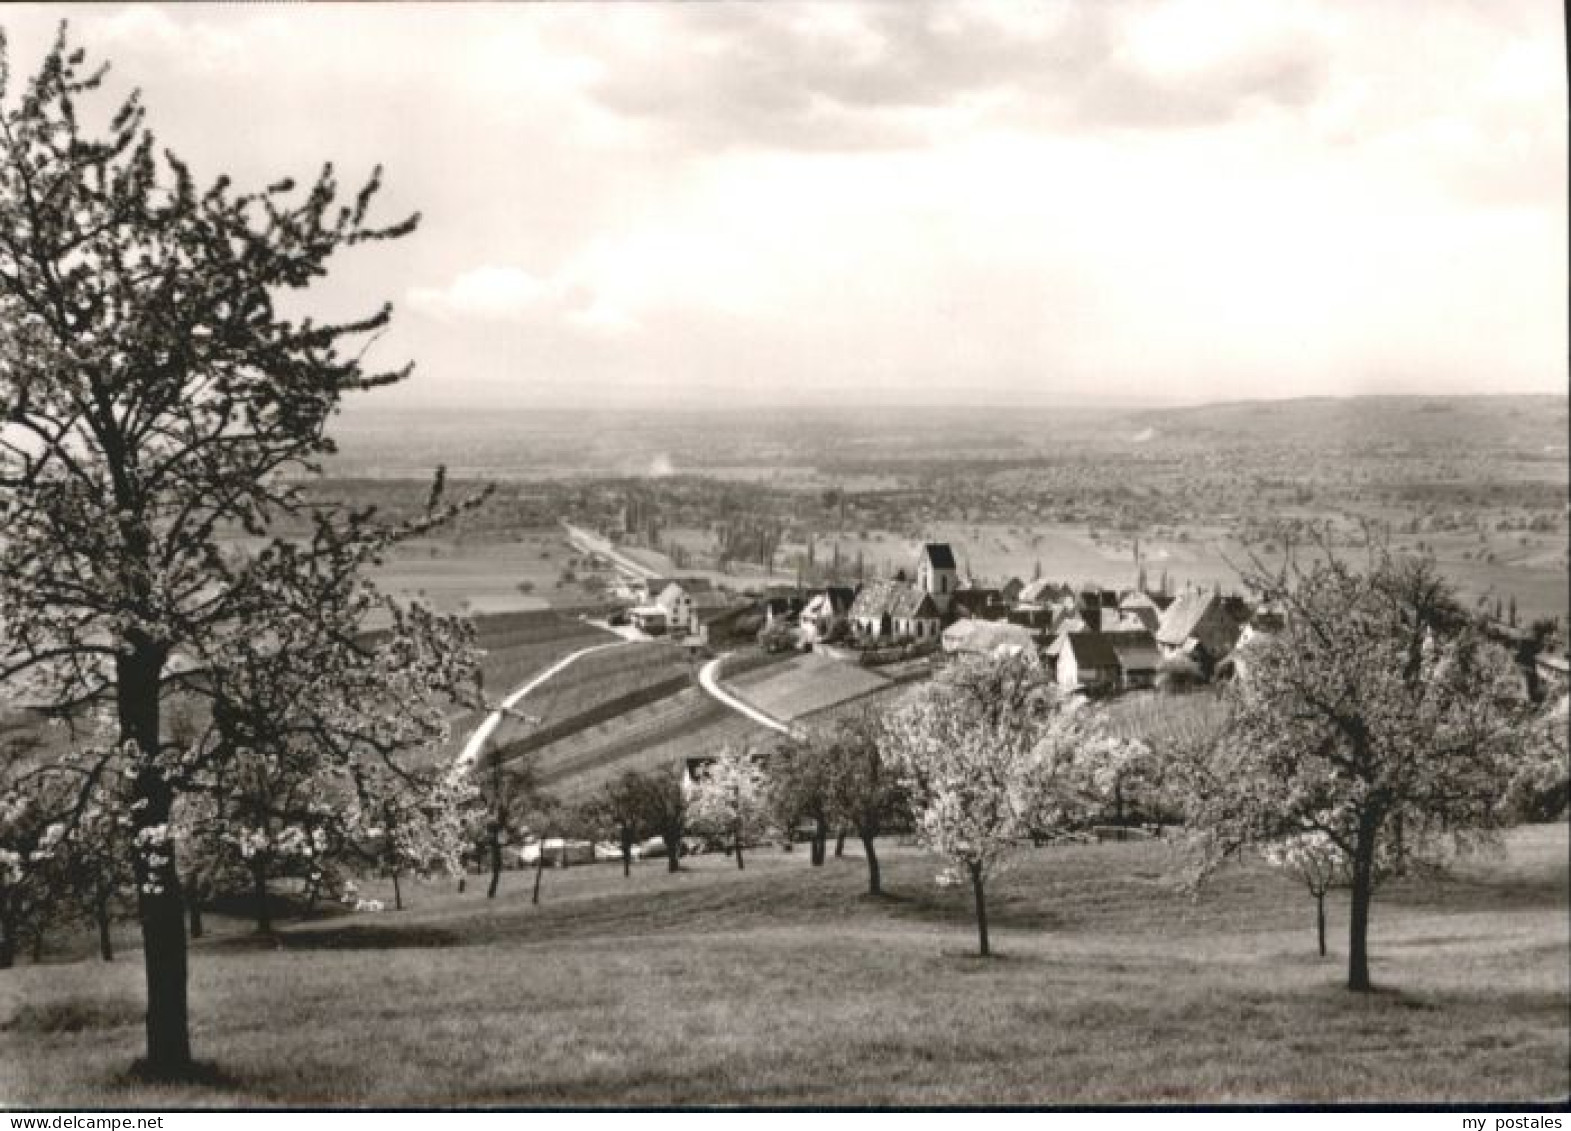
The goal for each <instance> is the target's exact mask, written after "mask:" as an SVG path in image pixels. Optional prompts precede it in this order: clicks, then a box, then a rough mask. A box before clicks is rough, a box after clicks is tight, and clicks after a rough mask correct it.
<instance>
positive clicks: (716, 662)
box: [698, 653, 797, 738]
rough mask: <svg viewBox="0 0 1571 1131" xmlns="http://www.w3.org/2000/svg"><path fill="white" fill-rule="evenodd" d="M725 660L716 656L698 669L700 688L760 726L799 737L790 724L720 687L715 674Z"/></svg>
mask: <svg viewBox="0 0 1571 1131" xmlns="http://www.w3.org/2000/svg"><path fill="white" fill-rule="evenodd" d="M727 655H729V653H727ZM724 659H725V656H716V657H715V658H714V659H712V660H710V661H709V662H708V663H707V664H705V665H704V666H703V667H701V668H699V669H698V683H699V686H700V687H702V688H703V689H704V690H705V691H706V692H708V693H709V695H710V696H711V697H712V698H713V699H715V700H716V701H717V702H719V703H720V704H721V705H722V706H726V707H729V708H731V710H733V711H735V712H737V714H740V715H746V716H747V717H748V718H750V719H752V720H753V721H754V722H755V723H757V724H758V725H759V726H765V727H768V728H769V729H770V730H775V731H779V732H780V733H781V734H789V735H790V736H791V737H793V738H795V737H797V731H796V728H795V727H793V726H791V725H790V724H789V723H783V722H781V721H780V720H779V719H777V718H775V717H774V716H773V715H766V714H764V712H762V711H760V710H759V709H758V708H757V707H754V706H752V705H751V704H749V703H744V702H742V700H740V699H738V698H737V697H736V696H735V695H732V694H731V693H730V692H729V691H727V690H726V689H725V688H723V687H721V686H720V680H719V679H718V677H717V676H716V674H715V673H716V672H718V671H719V670H720V664H721V662H722V661H723V660H724Z"/></svg>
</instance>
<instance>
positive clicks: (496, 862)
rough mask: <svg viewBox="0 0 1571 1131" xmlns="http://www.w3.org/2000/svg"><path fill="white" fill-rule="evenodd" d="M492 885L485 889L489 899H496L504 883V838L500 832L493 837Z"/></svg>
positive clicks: (491, 845) (490, 847)
mask: <svg viewBox="0 0 1571 1131" xmlns="http://www.w3.org/2000/svg"><path fill="white" fill-rule="evenodd" d="M488 847H489V849H490V852H491V883H490V884H489V885H488V886H487V887H486V889H485V897H486V898H487V899H495V898H496V889H497V887H498V886H500V885H501V883H502V837H501V834H500V832H497V833H493V834H492V835H491V843H490V844H489V846H488Z"/></svg>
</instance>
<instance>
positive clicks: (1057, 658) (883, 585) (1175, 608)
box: [613, 543, 1277, 697]
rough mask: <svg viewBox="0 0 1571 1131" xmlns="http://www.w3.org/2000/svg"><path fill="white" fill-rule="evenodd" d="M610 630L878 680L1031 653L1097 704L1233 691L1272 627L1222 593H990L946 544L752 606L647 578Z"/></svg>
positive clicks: (686, 584) (708, 589)
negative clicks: (879, 674)
mask: <svg viewBox="0 0 1571 1131" xmlns="http://www.w3.org/2000/svg"><path fill="white" fill-rule="evenodd" d="M621 595H623V596H624V597H627V598H631V599H632V601H633V603H632V604H631V605H630V606H629V607H627V608H626V609H625V610H622V611H620V612H618V613H615V614H613V620H614V621H617V622H621V623H625V624H628V625H630V626H631V627H633V628H635V629H637V630H638V631H640V632H641V633H643V634H645V635H647V636H649V637H651V638H653V637H670V638H672V639H673V640H675V641H677V642H680V643H684V644H686V645H687V646H689V647H696V648H702V649H709V650H724V649H729V648H735V647H739V646H742V645H746V644H751V643H755V642H756V643H757V644H758V645H759V646H760V647H762V648H764V649H766V650H771V651H781V650H786V649H796V650H798V651H803V652H809V651H817V652H820V653H822V654H825V655H828V656H832V657H834V658H836V659H840V660H843V661H845V662H848V663H856V664H862V665H864V666H870V667H876V666H879V665H881V664H888V663H894V662H903V661H910V660H913V659H916V658H920V657H930V658H933V659H938V658H942V657H945V656H955V655H991V654H994V653H998V652H1009V653H1024V654H1029V655H1032V656H1035V657H1037V658H1039V659H1040V660H1041V661H1042V662H1043V663H1045V664H1046V665H1048V667H1049V668H1051V669H1052V671H1053V674H1054V679H1055V681H1056V682H1057V683H1058V685H1059V686H1060V687H1061V688H1063V689H1064V690H1065V691H1068V692H1073V693H1078V694H1081V695H1085V696H1088V697H1103V696H1108V695H1116V694H1119V693H1121V692H1125V691H1134V690H1146V689H1156V690H1159V691H1166V692H1173V693H1177V692H1182V691H1188V690H1192V689H1194V688H1196V687H1199V686H1202V685H1204V684H1206V683H1209V682H1211V681H1212V680H1213V679H1217V678H1227V677H1229V676H1231V675H1232V674H1233V671H1234V669H1235V667H1236V666H1237V665H1239V664H1241V663H1242V662H1243V652H1242V650H1243V649H1245V648H1247V644H1248V641H1249V640H1250V638H1251V637H1253V636H1254V635H1255V634H1257V633H1260V632H1270V631H1272V628H1273V627H1274V626H1275V625H1276V623H1277V621H1276V617H1275V615H1274V614H1273V613H1272V612H1271V611H1269V610H1255V609H1253V608H1251V607H1250V605H1249V603H1248V602H1247V601H1246V600H1244V599H1243V598H1242V597H1240V596H1238V595H1236V594H1227V595H1224V594H1223V593H1222V592H1221V591H1220V589H1218V588H1215V587H1213V588H1210V589H1203V590H1202V589H1190V590H1188V591H1186V592H1183V593H1180V594H1177V595H1173V594H1168V593H1162V592H1148V591H1146V590H1143V589H1139V588H1129V589H1125V590H1123V591H1119V590H1115V589H1108V588H1103V587H1102V586H1101V585H1099V584H1097V583H1095V582H1087V583H1085V584H1082V585H1080V586H1078V587H1077V586H1075V585H1072V584H1066V583H1063V582H1058V581H1052V580H1047V579H1040V578H1039V579H1037V580H1034V581H1030V582H1023V581H1021V580H1020V579H1019V578H1015V577H1012V578H1009V579H1007V580H1005V581H1004V582H1002V583H1001V584H999V585H987V584H983V583H981V582H979V581H978V579H976V578H974V577H963V576H961V574H960V571H959V568H958V565H957V559H956V555H955V552H954V550H953V548H952V547H951V546H950V545H949V544H947V543H927V544H924V545H923V546H922V547H921V550H920V551H919V553H918V555H917V558H916V560H915V561H914V562H913V563H912V568H911V569H910V571H909V572H908V571H907V570H905V569H901V570H899V571H897V574H896V576H895V577H893V578H887V579H878V580H871V581H867V582H865V583H863V584H861V585H857V586H849V585H828V586H823V587H818V588H807V587H801V588H798V587H781V586H776V587H771V588H769V589H767V590H766V591H764V592H762V593H759V594H757V595H755V596H753V597H751V598H749V597H747V596H740V595H735V594H732V593H728V592H727V591H724V590H722V589H720V588H719V587H718V586H716V584H715V583H714V582H713V581H712V580H711V579H709V578H707V577H702V576H686V577H684V576H675V577H658V576H657V577H643V578H638V579H636V580H631V581H629V582H628V583H627V584H626V585H625V586H624V587H623V589H622V591H621Z"/></svg>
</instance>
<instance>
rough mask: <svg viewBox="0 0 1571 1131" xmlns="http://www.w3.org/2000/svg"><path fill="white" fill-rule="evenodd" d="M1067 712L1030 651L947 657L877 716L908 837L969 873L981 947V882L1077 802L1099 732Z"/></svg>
mask: <svg viewBox="0 0 1571 1131" xmlns="http://www.w3.org/2000/svg"><path fill="white" fill-rule="evenodd" d="M1073 716H1074V712H1072V711H1071V709H1070V705H1069V704H1068V703H1067V702H1066V700H1065V698H1064V697H1063V695H1062V693H1061V692H1060V691H1059V690H1058V688H1057V687H1056V685H1054V684H1053V683H1052V682H1051V680H1050V679H1049V678H1048V677H1047V675H1046V673H1045V672H1044V671H1043V670H1042V668H1041V666H1040V665H1039V664H1038V663H1037V662H1036V659H1035V657H1033V656H1028V655H1023V654H1003V653H999V654H995V655H992V656H979V657H972V658H967V659H963V660H960V661H957V662H956V663H954V664H952V665H951V666H950V667H948V668H946V669H945V670H944V671H943V672H942V673H941V674H940V675H939V676H937V677H936V678H935V679H934V680H933V681H932V682H931V683H930V684H928V685H927V686H926V687H924V688H921V689H920V690H918V691H916V692H915V693H913V694H912V695H911V696H910V697H909V698H907V699H906V700H905V701H904V702H903V703H901V705H900V706H899V707H898V708H897V709H896V710H895V711H894V712H893V713H892V714H891V715H890V717H889V720H888V722H887V724H886V729H885V733H886V741H887V745H888V747H889V752H890V754H891V757H892V760H893V761H894V762H895V764H896V765H897V766H898V767H899V769H900V775H901V780H902V782H903V784H904V786H905V788H906V790H907V791H908V794H909V796H910V798H911V806H912V816H913V818H914V820H915V824H916V829H917V836H918V839H919V840H920V841H921V843H922V844H923V845H924V846H926V847H927V848H928V849H930V850H932V851H934V852H937V853H938V854H940V855H941V856H943V857H945V858H946V859H948V860H949V861H950V862H951V863H952V864H953V865H954V866H955V867H956V868H957V869H959V870H960V871H962V872H963V873H964V874H965V876H966V877H967V878H968V879H969V881H970V885H971V893H972V897H973V900H974V904H975V910H976V926H977V940H978V944H979V949H980V952H981V953H982V954H983V955H987V954H989V953H991V949H990V945H989V940H988V929H987V883H988V880H989V879H991V878H992V877H993V876H994V875H996V874H997V873H998V872H999V871H1001V870H1002V869H1003V868H1004V867H1005V866H1006V864H1007V863H1008V861H1009V859H1010V857H1011V856H1013V854H1014V852H1015V850H1016V846H1017V845H1018V844H1019V842H1020V840H1021V838H1022V837H1025V836H1028V835H1030V834H1031V832H1032V830H1033V829H1035V830H1037V831H1038V833H1039V834H1040V832H1041V830H1042V829H1043V828H1045V827H1048V826H1049V825H1050V824H1054V823H1058V822H1062V821H1066V820H1068V819H1069V815H1070V814H1073V813H1075V812H1077V811H1078V809H1079V807H1080V805H1081V799H1082V797H1083V794H1084V788H1085V787H1084V782H1085V781H1087V780H1088V778H1089V776H1090V774H1091V768H1090V767H1089V765H1087V764H1086V763H1087V762H1088V760H1089V758H1090V757H1091V755H1092V753H1093V752H1094V750H1095V748H1096V744H1099V743H1100V742H1101V738H1100V736H1099V735H1095V734H1093V733H1092V732H1091V731H1090V730H1089V728H1087V727H1085V726H1084V725H1083V724H1081V723H1080V721H1079V720H1077V719H1075V718H1074V717H1073ZM1088 737H1094V738H1095V740H1096V741H1095V743H1092V744H1090V745H1089V746H1085V745H1082V739H1085V738H1088Z"/></svg>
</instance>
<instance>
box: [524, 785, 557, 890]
mask: <svg viewBox="0 0 1571 1131" xmlns="http://www.w3.org/2000/svg"><path fill="white" fill-rule="evenodd" d="M567 824H568V813H567V810H566V808H565V807H564V806H563V805H562V803H561V801H559V800H558V799H557V798H556V797H554V796H552V795H551V794H549V793H541V792H536V793H534V794H533V795H531V796H530V798H529V807H528V808H527V809H526V810H525V811H524V813H523V830H524V833H525V835H527V836H532V837H534V839H535V849H536V851H535V884H534V890H533V891H532V892H530V895H529V902H530V903H531V904H538V903H539V902H540V881H541V879H542V878H543V877H544V876H545V865H546V848H545V842H546V841H547V840H548V839H550V838H552V837H558V836H561V835H562V833H563V832H565V831H566V828H567ZM562 863H563V864H566V863H567V845H566V843H565V842H564V844H563V845H562Z"/></svg>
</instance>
